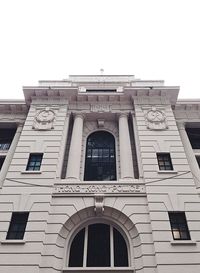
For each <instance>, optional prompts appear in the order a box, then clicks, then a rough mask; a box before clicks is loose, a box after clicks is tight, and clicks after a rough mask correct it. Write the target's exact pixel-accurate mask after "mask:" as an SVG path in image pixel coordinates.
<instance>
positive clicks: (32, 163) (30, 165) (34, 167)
mask: <svg viewBox="0 0 200 273" xmlns="http://www.w3.org/2000/svg"><path fill="white" fill-rule="evenodd" d="M34 156H35V157H37V156H40V160H33V158H32V157H34ZM43 156H44V154H43V153H30V154H29V158H28V162H27V165H26V171H27V172H35V171H36V172H37V171H40V169H41V166H42V160H43ZM38 163H39V164H38Z"/></svg>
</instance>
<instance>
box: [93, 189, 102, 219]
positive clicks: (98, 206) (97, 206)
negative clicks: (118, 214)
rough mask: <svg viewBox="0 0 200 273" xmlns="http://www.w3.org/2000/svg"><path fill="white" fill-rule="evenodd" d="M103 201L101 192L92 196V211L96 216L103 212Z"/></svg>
mask: <svg viewBox="0 0 200 273" xmlns="http://www.w3.org/2000/svg"><path fill="white" fill-rule="evenodd" d="M103 201H104V195H103V194H98V195H97V194H95V197H94V202H95V203H94V211H95V213H96V215H97V216H101V215H102V214H103V212H104V207H103V205H104V204H103V203H104V202H103Z"/></svg>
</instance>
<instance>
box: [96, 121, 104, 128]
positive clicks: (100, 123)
mask: <svg viewBox="0 0 200 273" xmlns="http://www.w3.org/2000/svg"><path fill="white" fill-rule="evenodd" d="M104 122H105V120H104V119H98V120H97V125H98V128H104Z"/></svg>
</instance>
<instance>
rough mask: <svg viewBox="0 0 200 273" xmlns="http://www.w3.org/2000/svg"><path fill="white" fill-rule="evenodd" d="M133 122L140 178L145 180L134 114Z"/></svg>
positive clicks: (133, 115)
mask: <svg viewBox="0 0 200 273" xmlns="http://www.w3.org/2000/svg"><path fill="white" fill-rule="evenodd" d="M132 122H133V134H134V138H135V149H136V155H137V162H138V170H139V178H143V166H142V158H141V150H140V141H139V136H138V128H137V124H136V118H135V114H132Z"/></svg>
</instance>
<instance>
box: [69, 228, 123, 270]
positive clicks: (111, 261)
mask: <svg viewBox="0 0 200 273" xmlns="http://www.w3.org/2000/svg"><path fill="white" fill-rule="evenodd" d="M68 266H69V267H113V266H114V267H127V266H128V252H127V245H126V242H125V240H124V238H123V236H122V235H121V233H120V232H119V231H118V230H117V229H116V228H114V227H112V226H110V225H106V224H99V223H98V224H92V225H89V226H87V227H85V228H83V229H82V230H81V231H79V232H78V233H77V234H76V236H75V237H74V239H73V241H72V244H71V248H70V253H69V263H68Z"/></svg>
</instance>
